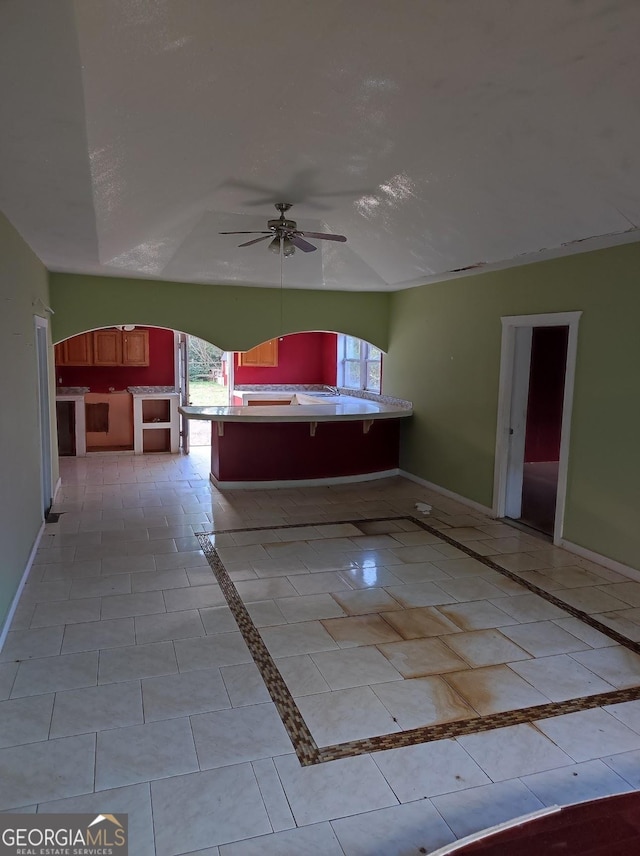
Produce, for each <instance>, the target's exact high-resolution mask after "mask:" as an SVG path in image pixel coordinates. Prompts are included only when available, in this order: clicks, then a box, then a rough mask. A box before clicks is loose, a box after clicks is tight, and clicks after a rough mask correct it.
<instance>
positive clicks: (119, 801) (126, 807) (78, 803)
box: [39, 784, 156, 856]
mask: <svg viewBox="0 0 640 856" xmlns="http://www.w3.org/2000/svg"><path fill="white" fill-rule="evenodd" d="M39 810H40V812H41V813H42V812H44V813H59V812H63V813H65V814H67V813H74V814H75V813H78V812H80V813H87V814H89V813H90V814H93V815H96V814H100V813H102V812H110V813H112V814H115V815H118V814H125V813H126V814H128V815H129V824H128V833H129V849H130V851H131V853H135V854H136V856H156V854H155V846H154V842H153V821H152V818H151V796H150V793H149V785H148V784H141V785H129V786H128V787H124V788H115V789H113V790H108V791H99V792H98V793H91V794H84V795H83V796H79V797H70V798H69V799H63V800H56V801H55V802H47V803H41V804H40V806H39Z"/></svg>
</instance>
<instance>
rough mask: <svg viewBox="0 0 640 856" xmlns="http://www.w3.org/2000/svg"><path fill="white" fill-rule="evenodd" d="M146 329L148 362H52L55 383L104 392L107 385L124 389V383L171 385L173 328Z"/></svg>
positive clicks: (172, 378) (172, 372)
mask: <svg viewBox="0 0 640 856" xmlns="http://www.w3.org/2000/svg"><path fill="white" fill-rule="evenodd" d="M137 329H145V328H144V327H137ZM147 329H148V330H149V365H148V366H56V385H57V386H88V387H89V388H90V389H91V392H108V390H109V387H113V389H126V388H127V387H128V386H173V384H174V382H175V368H174V356H173V330H165V329H161V328H159V327H149V328H147ZM61 379H62V380H61Z"/></svg>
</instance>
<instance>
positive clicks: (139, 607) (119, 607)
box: [102, 591, 166, 619]
mask: <svg viewBox="0 0 640 856" xmlns="http://www.w3.org/2000/svg"><path fill="white" fill-rule="evenodd" d="M158 612H166V610H165V605H164V600H163V598H162V592H159V591H152V592H143V593H141V594H121V595H114V596H113V597H104V598H102V618H105V619H106V618H132V617H134V616H136V615H152V614H154V613H158Z"/></svg>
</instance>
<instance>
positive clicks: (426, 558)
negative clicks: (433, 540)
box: [391, 544, 442, 563]
mask: <svg viewBox="0 0 640 856" xmlns="http://www.w3.org/2000/svg"><path fill="white" fill-rule="evenodd" d="M391 552H392V553H393V555H394V556H397V557H398V559H399V560H400V561H401V562H406V563H409V562H434V561H435V560H436V559H440V558H442V554H441V553H438V551H437V550H435V549H434V548H433V547H432V546H430V545H428V544H418V545H416V546H412V547H397V546H396V547H392V548H391Z"/></svg>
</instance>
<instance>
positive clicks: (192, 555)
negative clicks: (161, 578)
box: [154, 550, 208, 571]
mask: <svg viewBox="0 0 640 856" xmlns="http://www.w3.org/2000/svg"><path fill="white" fill-rule="evenodd" d="M154 559H155V569H156V570H157V571H172V570H175V569H179V568H187V569H188V568H197V567H199V566H202V565H207V564H208V562H207V559H206V556H205V555H204V553H203V552H202V550H194V551H193V552H188V553H183V552H180V553H166V554H164V555H162V556H155V557H154Z"/></svg>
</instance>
